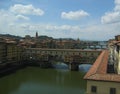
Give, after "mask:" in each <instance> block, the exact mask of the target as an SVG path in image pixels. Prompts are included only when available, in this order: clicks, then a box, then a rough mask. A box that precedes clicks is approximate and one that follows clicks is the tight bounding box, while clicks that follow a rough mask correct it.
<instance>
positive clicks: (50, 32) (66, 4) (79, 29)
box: [0, 0, 120, 40]
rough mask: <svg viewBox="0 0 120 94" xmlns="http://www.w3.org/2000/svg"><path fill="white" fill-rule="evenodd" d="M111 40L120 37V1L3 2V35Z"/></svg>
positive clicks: (0, 3) (0, 7)
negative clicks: (36, 35)
mask: <svg viewBox="0 0 120 94" xmlns="http://www.w3.org/2000/svg"><path fill="white" fill-rule="evenodd" d="M36 31H37V32H38V34H39V35H47V36H51V37H54V38H60V37H61V38H76V39H77V38H80V39H90V40H108V39H110V38H114V36H115V35H118V34H120V0H0V33H1V34H13V35H19V36H25V35H31V36H35V32H36Z"/></svg>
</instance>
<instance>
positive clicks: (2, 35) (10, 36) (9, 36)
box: [0, 34, 22, 39]
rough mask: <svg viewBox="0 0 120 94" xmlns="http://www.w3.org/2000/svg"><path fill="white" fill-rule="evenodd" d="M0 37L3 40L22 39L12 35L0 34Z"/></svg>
mask: <svg viewBox="0 0 120 94" xmlns="http://www.w3.org/2000/svg"><path fill="white" fill-rule="evenodd" d="M0 37H2V38H6V37H7V38H13V39H22V37H20V36H15V35H10V34H0Z"/></svg>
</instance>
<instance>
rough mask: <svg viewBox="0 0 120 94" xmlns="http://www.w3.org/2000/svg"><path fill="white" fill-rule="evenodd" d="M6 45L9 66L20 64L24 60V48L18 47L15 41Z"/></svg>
mask: <svg viewBox="0 0 120 94" xmlns="http://www.w3.org/2000/svg"><path fill="white" fill-rule="evenodd" d="M6 45H7V46H6V49H7V50H6V52H7V64H15V63H20V61H22V58H23V56H22V54H23V48H22V47H19V46H17V44H16V42H15V41H9V42H7V43H6Z"/></svg>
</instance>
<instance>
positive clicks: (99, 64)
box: [84, 50, 120, 82]
mask: <svg viewBox="0 0 120 94" xmlns="http://www.w3.org/2000/svg"><path fill="white" fill-rule="evenodd" d="M107 63H108V51H107V50H104V51H102V52H101V54H100V55H99V57H98V58H97V59H96V61H95V63H94V64H93V66H92V67H91V68H90V70H89V71H88V72H87V74H86V75H85V76H84V79H86V80H96V81H98V80H99V81H113V82H120V75H118V74H108V73H107Z"/></svg>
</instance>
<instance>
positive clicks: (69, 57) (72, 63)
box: [24, 48, 101, 70]
mask: <svg viewBox="0 0 120 94" xmlns="http://www.w3.org/2000/svg"><path fill="white" fill-rule="evenodd" d="M24 53H25V59H26V60H27V61H31V62H32V63H35V62H38V64H39V65H41V64H43V63H44V64H46V65H47V63H52V62H53V61H62V62H64V63H66V64H67V65H68V66H69V69H70V70H76V69H78V65H79V64H93V63H94V62H95V60H96V58H97V57H98V55H99V54H100V53H101V50H81V49H43V48H26V50H25V52H24ZM33 61H35V62H33Z"/></svg>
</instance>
